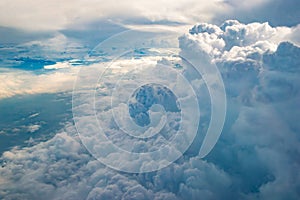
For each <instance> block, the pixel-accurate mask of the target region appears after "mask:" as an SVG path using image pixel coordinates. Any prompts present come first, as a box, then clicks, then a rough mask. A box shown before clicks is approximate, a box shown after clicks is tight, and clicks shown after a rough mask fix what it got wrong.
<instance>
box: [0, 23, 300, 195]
mask: <svg viewBox="0 0 300 200" xmlns="http://www.w3.org/2000/svg"><path fill="white" fill-rule="evenodd" d="M294 30H295V28H287V27H270V26H269V25H268V24H259V23H254V24H253V23H251V24H242V23H240V22H237V21H227V22H225V23H224V24H223V25H222V26H220V27H218V26H215V25H212V24H198V25H196V26H195V27H193V28H192V29H191V30H190V33H186V34H185V35H184V36H182V37H180V39H179V42H180V47H181V51H182V52H181V53H184V52H185V53H189V52H194V53H197V55H198V56H199V57H200V58H201V56H202V54H203V55H206V56H207V57H209V58H210V59H211V61H212V62H214V63H215V64H216V65H217V66H218V68H219V69H220V72H221V74H222V76H223V79H224V83H225V86H226V90H227V94H228V96H227V97H228V99H227V100H228V110H227V111H228V112H227V121H226V124H225V127H224V130H223V133H222V135H221V138H220V140H219V142H218V143H217V145H216V146H215V148H214V149H213V151H212V152H211V153H210V154H209V155H208V156H207V157H206V158H205V159H201V158H200V157H199V155H198V154H197V153H196V154H195V153H193V154H192V153H190V154H189V153H187V154H185V155H184V156H182V157H181V158H179V159H178V160H177V161H176V162H175V163H173V164H171V165H170V166H168V167H166V168H163V169H161V170H159V171H156V172H151V173H140V174H128V173H121V172H117V171H114V170H112V169H109V168H107V167H105V166H104V165H102V164H100V163H99V162H98V161H96V160H95V159H94V158H92V156H91V155H90V154H89V153H88V152H87V151H86V149H85V148H84V147H83V146H82V143H81V142H80V139H79V138H78V135H77V132H76V130H75V127H74V125H73V123H69V124H66V126H65V128H64V130H62V131H60V132H58V133H57V134H56V135H55V136H54V137H53V138H52V139H50V140H48V141H46V142H42V143H39V144H37V145H34V146H32V147H28V148H22V149H16V148H15V149H12V150H10V151H7V152H5V153H4V154H3V155H2V157H1V161H2V163H3V164H2V167H1V168H0V177H1V178H0V197H3V199H38V198H40V196H41V195H43V198H44V199H86V198H87V199H112V198H116V199H135V198H138V199H199V197H200V198H203V199H221V198H224V199H285V198H288V199H299V196H300V195H299V192H298V188H299V186H300V176H299V172H298V171H299V168H300V163H299V156H300V138H299V131H300V126H299V123H298V119H299V118H300V116H299V111H298V109H296V108H298V104H299V103H298V102H299V99H300V90H299V89H300V81H299V78H298V77H299V73H300V71H299V67H298V66H299V47H297V46H296V45H294V44H293V43H292V42H293V40H294V39H293V38H291V37H290V36H291V35H293V31H294ZM258 31H259V33H260V34H257V32H258ZM283 33H284V34H283ZM286 40H288V41H290V42H284V41H286ZM151 59H152V61H153V60H154V61H156V62H157V57H154V58H153V57H152V58H151ZM151 59H150V61H151ZM148 61H149V60H148ZM156 62H149V63H150V65H153V64H155V63H156ZM162 62H163V63H172V62H175V61H173V60H167V59H166V60H163V61H162ZM130 63H131V65H130ZM137 63H141V61H140V60H138V59H137V60H136V61H129V60H124V61H123V62H122V61H120V62H116V63H115V66H114V68H113V70H112V71H114V70H115V71H116V72H120V73H117V75H119V76H122V74H124V73H126V72H127V71H128V70H130V69H132V68H134V66H136V64H137ZM175 63H176V62H175ZM122 64H123V68H122ZM173 64H174V63H173ZM130 66H131V67H132V68H130ZM87 69H88V67H87ZM118 69H120V70H118ZM121 69H122V70H121ZM126 69H127V71H126ZM176 69H177V70H183V69H182V68H176ZM62 70H70V69H69V68H67V69H62ZM59 72H62V71H58V72H57V73H59ZM86 72H87V73H86V74H84V75H86V76H84V77H83V78H87V80H90V81H94V78H98V77H96V75H95V74H93V72H95V68H92V69H91V70H90V71H89V70H87V71H86ZM138 72H140V73H141V74H146V75H147V72H148V71H147V70H146V69H140V71H138ZM186 73H190V72H186ZM157 74H158V75H159V73H157ZM109 75H110V76H109V78H108V79H106V80H107V82H105V83H106V84H107V85H108V86H109V85H111V84H112V83H113V82H114V81H115V79H117V75H116V74H114V73H113V72H112V73H109ZM163 75H164V77H167V75H168V74H163ZM51 76H52V75H51ZM26 81H28V80H26ZM194 84H201V80H198V79H195V81H194ZM202 84H203V83H202ZM88 89H89V88H84V87H82V90H81V91H80V92H81V93H80V95H82V96H81V97H82V99H86V98H89V96H88V95H87V93H86V91H88ZM98 92H99V99H101V101H99V102H98V104H96V108H101V106H103V107H104V103H105V102H107V101H108V102H110V101H109V99H108V98H107V95H108V93H107V91H106V90H104V89H103V87H101V85H99V87H98ZM122 94H125V92H123V93H122ZM97 97H98V96H97ZM74 106H75V108H76V109H79V110H81V111H83V112H81V116H78V119H75V120H79V121H80V122H81V123H84V124H86V126H85V127H86V132H87V133H90V134H91V133H93V132H92V131H93V130H94V127H93V126H92V125H91V124H92V123H91V116H93V115H94V112H91V110H90V109H89V106H88V105H87V104H83V105H82V104H75V105H74ZM104 108H105V107H104ZM105 111H106V112H109V109H108V108H106V109H105ZM98 114H99V113H98ZM105 116H106V115H105ZM104 120H107V121H110V119H106V118H103V121H104ZM103 121H102V122H103ZM191 121H192V120H191ZM204 121H205V119H204ZM170 122H171V123H170V125H169V127H167V128H170V129H171V128H173V127H176V124H177V123H176V117H174V118H171V121H170ZM100 123H101V122H100ZM115 126H116V124H114V123H109V126H107V127H105V128H106V130H107V131H109V132H108V133H109V134H108V136H109V137H110V138H111V139H112V140H115V141H116V142H125V144H126V142H128V141H129V140H128V137H125V136H124V134H123V135H122V134H120V130H118V129H116V127H115ZM203 126H204V125H203ZM168 132H169V130H168V129H167V130H166V133H168ZM171 133H172V132H171ZM198 134H199V133H198ZM93 137H95V136H93ZM93 139H94V138H92V140H91V141H90V142H91V144H92V142H94V141H95V140H93ZM128 144H130V145H128ZM96 145H97V143H96ZM146 145H147V144H146ZM146 145H145V144H143V143H142V142H140V143H139V142H132V143H127V148H136V149H137V150H140V149H141V147H143V148H147V147H148V146H146ZM199 145H200V144H198V143H197V144H196V146H197V147H198V146H199ZM197 147H195V149H196V150H197ZM148 148H149V147H148ZM193 150H194V149H193ZM198 150H199V148H198ZM107 151H108V150H107ZM118 159H124V160H126V158H125V157H124V158H118ZM141 166H143V165H141Z"/></svg>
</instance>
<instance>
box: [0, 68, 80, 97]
mask: <svg viewBox="0 0 300 200" xmlns="http://www.w3.org/2000/svg"><path fill="white" fill-rule="evenodd" d="M77 70H78V69H77V68H71V69H70V70H68V71H54V72H49V73H45V74H34V73H32V72H26V71H23V70H11V69H1V74H0V79H1V83H0V98H7V97H12V96H15V95H23V94H41V93H56V92H64V91H70V90H72V88H73V83H74V80H75V78H76V73H77Z"/></svg>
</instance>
